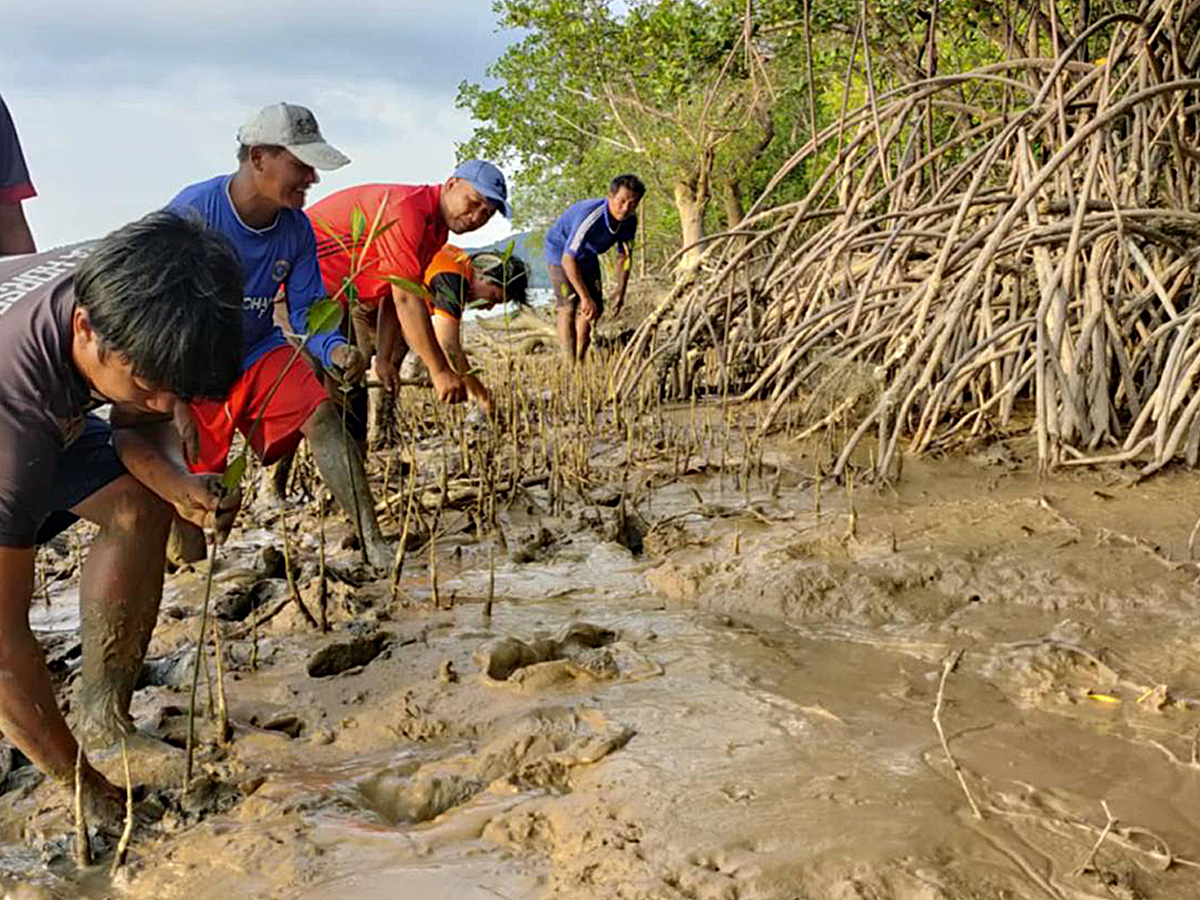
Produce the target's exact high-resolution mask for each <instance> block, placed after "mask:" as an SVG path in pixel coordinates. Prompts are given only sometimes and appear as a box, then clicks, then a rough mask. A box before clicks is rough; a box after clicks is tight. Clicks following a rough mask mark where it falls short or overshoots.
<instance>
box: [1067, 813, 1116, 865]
mask: <svg viewBox="0 0 1200 900" xmlns="http://www.w3.org/2000/svg"><path fill="white" fill-rule="evenodd" d="M1100 805H1101V806H1102V807H1104V815H1105V816H1107V817H1108V821H1107V822H1105V823H1104V830H1103V831H1101V832H1100V837H1098V838H1097V839H1096V843H1095V844H1093V845H1092V849H1091V852H1090V853H1088V855H1087V857H1086V858H1085V859H1084V861H1083V862H1081V863H1080V864H1079V865H1078V866H1076V867H1075V871H1073V872H1072V873H1071V874H1072V875H1082V874H1084V873H1085V872H1087V871H1088V870H1089V869H1091V868H1092V863H1093V862H1094V861H1095V859H1096V852H1097V851H1098V850H1099V849H1100V845H1101V844H1103V843H1104V839H1105V838H1106V837H1108V833H1109V832H1110V831H1112V829H1113V826H1114V825H1116V824H1117V820H1116V819H1114V818H1113V814H1112V810H1110V809H1109V808H1108V801H1106V800H1101V801H1100Z"/></svg>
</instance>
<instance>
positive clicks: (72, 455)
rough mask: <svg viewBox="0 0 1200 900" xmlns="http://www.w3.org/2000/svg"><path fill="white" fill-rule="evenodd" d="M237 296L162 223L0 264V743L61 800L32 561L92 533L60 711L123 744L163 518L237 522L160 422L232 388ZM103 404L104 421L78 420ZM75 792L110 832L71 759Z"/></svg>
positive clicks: (64, 747)
mask: <svg viewBox="0 0 1200 900" xmlns="http://www.w3.org/2000/svg"><path fill="white" fill-rule="evenodd" d="M241 280H242V276H241V268H240V266H239V265H238V261H237V257H236V256H234V253H233V249H232V248H231V247H230V246H229V244H228V243H227V242H226V241H225V240H224V239H223V238H222V237H221V236H220V235H217V234H215V233H213V232H211V231H209V230H208V229H206V228H204V227H203V226H202V225H200V224H199V223H196V222H193V221H190V220H187V219H184V218H181V217H180V216H177V215H175V214H173V213H167V212H160V213H154V214H151V215H149V216H147V217H145V218H144V219H141V220H139V221H137V222H134V223H132V224H130V225H126V226H125V227H124V228H121V229H119V230H118V231H115V232H113V233H112V234H110V235H109V236H108V237H106V238H104V239H103V240H101V241H99V242H98V243H95V244H80V245H76V246H74V247H69V248H65V249H61V250H52V251H49V252H46V253H41V254H37V255H34V256H23V257H19V258H14V259H6V260H0V731H3V732H4V736H5V737H6V738H7V739H8V740H10V741H12V742H13V743H14V744H15V745H16V746H17V747H18V748H19V749H20V750H21V751H22V752H23V753H24V754H25V755H26V756H28V757H29V758H30V759H31V760H32V761H33V762H34V764H35V765H36V766H37V767H38V768H39V769H41V770H42V771H43V772H45V773H47V774H48V775H50V776H52V777H53V778H54V779H56V780H57V781H59V782H60V783H62V784H63V785H64V786H67V787H68V789H70V790H72V791H73V782H74V779H75V759H76V752H77V749H78V745H77V744H76V740H75V737H74V736H73V735H72V734H71V731H70V729H69V728H68V727H67V723H66V722H65V721H64V720H63V717H62V715H61V714H60V713H59V710H58V704H57V703H56V702H55V699H54V694H53V689H52V687H51V683H50V675H49V673H48V672H47V671H46V664H45V661H44V659H43V656H42V651H41V649H40V648H39V646H38V643H37V640H36V639H35V638H34V636H33V632H32V631H31V630H30V627H29V604H30V598H31V596H32V594H33V580H34V568H35V553H36V547H37V545H38V544H42V543H45V542H46V541H49V540H50V539H51V538H52V537H54V536H55V535H56V534H58V533H59V532H60V531H62V530H63V529H64V528H66V527H68V526H69V525H70V524H71V523H72V522H74V521H75V520H76V519H77V518H84V519H88V520H89V521H91V522H95V523H96V524H97V525H99V526H100V532H99V534H98V535H97V536H96V537H95V539H94V540H93V541H92V544H91V547H90V548H89V550H88V553H87V558H86V560H85V561H84V564H83V571H82V572H81V574H80V577H79V605H80V635H81V639H82V643H83V662H82V668H81V672H80V674H81V678H80V685H79V691H78V694H77V697H76V704H75V706H76V714H77V725H78V726H79V728H80V731H81V734H82V735H83V736H84V737H85V738H86V742H87V743H90V744H93V745H97V744H107V743H110V742H112V741H113V740H115V739H117V738H118V737H119V736H120V735H122V734H127V733H131V732H132V731H133V722H132V720H131V719H130V717H129V703H130V699H131V697H132V696H133V690H134V686H135V685H136V683H137V679H138V675H139V674H140V672H141V668H142V660H143V657H144V656H145V653H146V647H147V645H148V644H149V641H150V633H151V631H152V630H153V629H154V624H155V621H156V619H157V617H158V606H159V602H160V600H161V598H162V585H163V566H164V548H165V546H166V541H167V531H168V528H169V527H170V523H171V519H172V516H173V514H175V513H178V514H179V515H180V516H182V517H184V518H185V519H187V520H189V521H191V522H193V523H195V524H196V525H197V526H201V527H203V526H215V527H216V528H217V529H218V533H219V534H223V533H224V532H225V531H227V530H228V528H229V526H230V525H231V524H232V521H233V516H234V515H235V514H236V511H237V506H238V503H239V496H238V495H237V494H236V493H235V494H231V495H229V496H226V497H224V498H222V496H221V493H220V489H219V483H218V482H217V479H216V478H213V477H210V476H200V475H193V474H191V473H190V472H189V471H188V469H187V467H186V465H185V464H184V460H183V457H182V454H181V452H180V450H181V447H180V439H179V435H178V433H177V432H176V431H175V429H174V428H173V427H172V424H171V421H170V419H171V416H170V412H171V410H172V408H173V407H174V406H175V403H176V401H177V400H190V399H194V398H200V397H221V396H224V395H225V394H226V393H228V391H229V387H230V385H232V384H233V382H234V379H235V378H237V375H238V371H239V368H240V354H239V352H238V345H239V342H240V340H241V328H242V325H241V314H240V309H239V308H240V301H241ZM108 402H111V403H112V404H113V408H112V412H111V414H110V416H109V422H105V421H104V420H103V419H101V418H100V417H98V416H96V415H94V414H93V413H92V412H91V410H92V409H94V408H95V407H97V406H100V405H102V404H104V403H108ZM147 415H153V416H156V417H157V419H158V421H155V422H149V421H143V422H142V423H140V424H135V421H136V420H137V419H144V418H145V417H146V416H147ZM110 423H111V425H110ZM81 775H82V779H83V783H84V785H85V791H84V796H85V803H86V806H87V808H88V810H89V811H90V812H91V813H92V814H93V819H92V821H97V819H99V821H101V822H102V823H105V824H107V825H112V824H114V823H119V822H120V821H121V818H122V816H123V812H124V804H125V792H124V790H119V789H118V788H116V787H115V786H113V785H112V784H110V783H109V782H108V781H107V780H106V779H105V778H104V777H103V776H102V775H100V774H99V773H98V772H97V771H95V770H94V769H93V768H92V767H91V766H90V765H89V764H88V762H87V760H86V759H84V762H83V765H82V772H81Z"/></svg>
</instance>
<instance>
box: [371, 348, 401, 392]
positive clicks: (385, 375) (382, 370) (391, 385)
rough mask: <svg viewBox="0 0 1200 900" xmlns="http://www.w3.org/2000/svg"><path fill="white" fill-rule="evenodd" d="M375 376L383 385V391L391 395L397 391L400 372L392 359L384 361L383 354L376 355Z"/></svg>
mask: <svg viewBox="0 0 1200 900" xmlns="http://www.w3.org/2000/svg"><path fill="white" fill-rule="evenodd" d="M375 374H376V375H377V376H378V378H379V380H380V381H381V382H382V383H383V389H384V390H385V391H387V392H388V393H389V394H392V393H395V391H396V378H397V377H398V376H399V374H400V372H399V370H398V369H397V368H396V364H395V363H394V362H392V361H391V360H390V359H384V358H383V356H382V355H381V354H378V353H377V354H375Z"/></svg>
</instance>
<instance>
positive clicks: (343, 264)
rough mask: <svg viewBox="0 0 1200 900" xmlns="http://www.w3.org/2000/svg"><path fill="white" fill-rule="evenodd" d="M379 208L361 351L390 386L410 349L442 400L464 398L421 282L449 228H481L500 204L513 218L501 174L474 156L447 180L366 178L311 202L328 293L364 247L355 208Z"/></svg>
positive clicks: (358, 329) (359, 325)
mask: <svg viewBox="0 0 1200 900" xmlns="http://www.w3.org/2000/svg"><path fill="white" fill-rule="evenodd" d="M380 206H382V207H383V214H382V218H381V222H383V223H385V224H388V225H389V227H388V229H387V231H385V232H383V233H382V234H381V235H379V237H378V238H376V239H375V241H374V242H373V243H372V244H371V246H370V247H369V248H368V250H367V257H366V258H365V259H362V260H359V261H358V262H359V266H358V274H357V277H356V278H355V279H354V286H355V288H356V293H357V295H358V302H357V304H356V305H355V306H354V307H353V308H351V310H350V313H351V317H352V318H353V320H354V331H355V334H356V336H357V338H356V340H357V341H358V344H359V349H360V351H362V352H364V353H366V354H369V353H370V352H371V350H372V349H374V350H375V372H376V374H377V375H378V376H379V379H380V380H381V381H382V382H383V383H384V385H385V386H386V387H388V388H389V389H391V388H393V387H394V386H395V382H396V377H397V373H398V366H399V363H400V360H401V359H403V357H404V354H405V352H407V349H408V348H409V347H411V348H412V349H413V350H415V351H416V352H417V355H418V356H419V357H421V359H422V360H423V361H424V363H425V365H426V366H427V367H428V368H429V376H430V378H431V379H432V381H433V387H434V390H435V391H436V392H437V395H438V398H439V399H440V400H441V401H442V402H444V403H461V402H462V401H463V400H465V399H466V397H467V392H466V387H465V385H464V384H463V380H462V378H461V377H460V376H459V375H458V374H457V373H456V372H455V371H454V368H453V367H452V366H451V365H450V364H449V363H448V362H447V361H446V355H445V354H444V353H443V352H442V349H441V347H440V346H439V345H438V342H437V336H436V334H435V333H434V329H433V323H432V321H431V319H430V314H429V308H428V306H427V305H426V302H425V297H424V296H423V293H424V292H423V290H422V285H423V284H424V281H425V270H426V269H427V268H428V267H429V264H430V263H431V262H433V258H434V256H435V255H436V254H437V252H438V251H439V250H440V249H441V248H442V247H443V246H444V245H445V243H446V239H447V238H448V237H449V235H450V232H451V231H453V232H454V233H456V234H466V233H467V232H471V231H475V230H477V229H479V228H482V227H483V226H484V225H486V224H487V222H488V220H489V219H491V217H492V216H493V215H494V214H495V213H496V211H497V210H499V211H500V212H501V213H502V214H503V215H504V216H505V217H506V218H512V210H511V208H510V207H509V205H508V185H507V184H506V182H505V180H504V175H503V173H501V171H500V170H499V169H497V168H496V167H495V166H494V165H492V164H491V163H489V162H485V161H484V160H480V159H473V160H470V161H469V162H465V163H463V164H462V165H460V166H459V167H458V168H457V169H455V170H454V174H452V175H451V176H450V177H449V178H447V179H446V181H445V182H444V183H443V184H426V185H408V184H364V185H359V186H357V187H349V188H346V189H345V190H341V191H338V192H337V193H335V194H331V195H329V196H328V197H326V198H325V199H324V200H321V201H320V202H319V203H315V204H313V206H311V207H310V208H309V209H308V216H309V218H310V219H311V220H312V223H313V227H314V228H315V229H316V232H317V250H318V255H319V257H320V264H321V276H322V278H324V280H325V289H326V290H327V291H328V292H329V294H330V295H332V294H334V293H336V292H337V291H338V290H339V289H341V287H342V283H343V281H344V280H345V279H346V278H347V277H349V274H350V271H351V265H352V261H351V258H350V257H351V254H352V253H358V252H359V250H360V249H361V247H356V246H354V245H353V241H352V234H353V229H352V223H353V218H354V211H355V209H359V210H362V213H363V215H364V216H365V219H366V221H367V222H374V221H375V218H376V214H377V213H378V212H379V209H380ZM373 323H374V328H377V338H376V339H375V340H374V341H372V339H371V337H370V334H371V332H372V330H374V328H373ZM373 343H374V344H376V345H377V346H374V347H372V344H373Z"/></svg>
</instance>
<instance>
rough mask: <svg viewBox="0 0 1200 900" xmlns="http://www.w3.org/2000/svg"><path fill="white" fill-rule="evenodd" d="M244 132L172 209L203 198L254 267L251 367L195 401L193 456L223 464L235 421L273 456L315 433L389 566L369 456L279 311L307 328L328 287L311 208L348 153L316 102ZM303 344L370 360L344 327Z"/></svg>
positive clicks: (329, 476) (245, 311) (337, 362)
mask: <svg viewBox="0 0 1200 900" xmlns="http://www.w3.org/2000/svg"><path fill="white" fill-rule="evenodd" d="M238 144H239V146H238V155H237V158H238V163H239V165H238V169H237V171H236V172H234V173H233V174H232V175H219V176H217V177H216V178H211V179H209V180H208V181H202V182H200V183H199V184H194V185H192V186H190V187H187V188H184V189H183V190H182V191H180V192H179V194H178V195H177V196H176V197H175V199H174V200H172V201H171V203H170V208H172V209H180V210H183V209H191V210H194V211H195V212H196V213H197V214H199V216H200V217H201V218H202V219H203V220H204V221H205V222H206V223H208V225H209V226H211V227H213V228H215V229H216V230H218V231H220V232H221V233H222V234H224V235H225V236H226V237H228V238H229V239H230V241H231V242H232V243H233V246H234V248H235V249H236V250H237V252H238V255H239V256H240V257H241V261H242V267H243V269H244V270H245V275H246V282H245V296H244V298H243V301H242V316H243V335H244V337H243V341H242V352H243V362H242V376H241V378H240V379H239V380H238V382H237V384H235V385H234V388H233V391H232V392H231V393H230V395H229V396H228V397H227V398H226V399H225V400H224V401H220V402H209V401H201V402H196V403H192V404H189V411H190V413H191V419H192V420H193V422H194V425H195V427H194V429H193V430H192V434H190V435H185V438H186V439H188V442H189V444H190V445H191V446H190V449H189V454H188V456H189V460H188V461H189V463H190V464H191V465H192V466H193V469H194V470H195V471H198V472H220V471H222V470H224V468H225V465H226V460H227V457H228V455H229V448H230V444H231V443H232V441H233V433H234V431H235V430H237V431H240V432H241V433H242V434H243V435H247V436H250V437H251V443H252V446H253V448H254V450H255V452H256V453H257V454H258V456H259V457H260V458H261V459H262V461H263V462H264V463H266V464H268V465H269V464H271V463H273V462H275V461H276V460H278V459H280V458H282V457H284V456H286V455H288V454H290V453H291V452H292V451H294V450H295V449H296V447H297V446H298V445H299V443H300V440H301V439H302V438H307V439H308V443H309V446H310V447H311V448H312V452H313V459H314V460H315V461H316V464H317V469H318V471H319V472H320V473H321V477H322V478H323V479H324V480H325V483H326V484H327V485H329V488H330V490H332V491H333V495H334V497H335V498H337V501H338V503H339V504H340V505H341V507H342V509H343V510H344V511H345V512H346V515H347V516H349V517H350V519H351V520H353V519H354V517H355V511H356V510H357V511H358V514H359V517H360V520H359V522H358V523H357V524H356V531H357V532H358V534H359V537H360V538H361V540H362V541H363V547H364V549H365V551H366V555H367V559H368V561H369V562H370V563H371V565H372V566H373V567H375V568H376V569H379V570H385V569H386V568H387V567H388V566H390V565H391V562H392V557H393V553H392V549H391V547H389V546H388V543H387V542H386V541H385V540H384V539H383V536H382V535H381V534H380V531H379V524H378V522H377V520H376V518H375V504H374V501H373V500H372V499H371V494H370V489H369V487H368V486H367V479H366V475H365V473H364V471H363V461H362V456H361V454H360V453H359V451H358V448H357V447H356V446H355V445H354V444H353V442H347V441H345V440H344V439H343V434H342V424H341V419H340V416H339V414H338V412H337V409H336V408H335V406H334V403H333V401H332V400H331V399H330V397H329V393H328V392H327V391H326V389H325V387H324V385H323V384H322V383H321V381H320V380H319V379H318V378H317V376H316V374H315V373H314V372H313V370H312V368H311V366H310V365H309V364H308V362H307V361H305V360H304V359H293V357H294V356H295V350H294V348H293V347H292V345H291V344H289V343H288V340H287V337H285V335H284V332H283V330H282V329H281V328H280V325H279V324H277V323H276V321H275V307H276V300H280V301H281V302H286V308H287V327H288V328H289V329H290V331H291V334H292V336H293V338H298V337H299V336H301V335H303V334H304V333H305V331H306V328H307V318H308V311H309V308H310V307H311V306H312V305H313V303H315V302H317V301H318V300H320V299H322V298H323V297H325V296H326V292H325V286H324V283H323V282H322V280H321V272H320V269H319V268H318V266H317V243H316V237H315V236H314V234H313V230H312V225H311V224H310V223H309V220H308V217H307V216H306V215H305V214H304V213H303V211H302V210H303V207H304V202H305V197H306V194H307V191H308V189H309V188H310V187H312V186H313V185H314V184H316V183H317V180H318V179H317V173H316V170H317V169H337V168H340V167H341V166H344V165H345V164H346V163H348V162H350V160H349V159H348V158H347V157H346V156H344V155H342V154H341V153H340V152H339V151H337V150H336V149H334V148H333V147H331V146H330V145H329V144H327V143H326V142H325V139H324V138H323V137H322V136H321V131H320V129H319V128H318V126H317V120H316V118H315V117H314V116H313V114H312V112H310V111H309V110H308V109H306V108H305V107H303V106H294V105H292V104H288V103H277V104H274V105H272V106H267V107H264V108H263V109H262V110H261V111H260V112H259V113H258V115H256V116H255V117H254V118H252V119H251V120H250V121H249V122H247V123H246V124H244V125H243V126H242V127H241V128H239V129H238ZM305 350H306V351H307V352H308V353H309V354H311V356H312V357H313V358H314V359H315V360H316V361H317V362H318V363H319V364H320V365H321V366H322V367H323V368H324V369H326V370H329V371H336V372H339V373H340V374H341V375H342V377H344V378H345V379H346V380H347V381H350V382H356V381H358V380H359V379H360V378H361V377H362V376H363V374H364V373H365V372H366V368H367V360H366V359H365V358H364V357H363V355H362V353H361V352H360V351H359V350H358V348H356V347H354V346H353V345H351V344H350V343H348V342H347V340H346V338H345V337H343V336H342V334H341V333H340V332H338V331H333V332H330V333H327V334H320V335H315V336H313V337H312V338H311V339H309V341H308V343H307V344H305ZM276 383H278V387H276ZM260 415H261V420H260V421H259V422H258V425H257V426H255V421H256V420H258V419H259V417H260ZM177 418H180V417H178V416H177ZM185 418H186V417H185ZM179 527H180V530H181V531H186V528H184V527H183V526H179ZM192 541H194V535H193V536H192ZM188 543H189V541H188V539H187V538H186V537H185V539H184V544H185V545H187V544H188Z"/></svg>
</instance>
